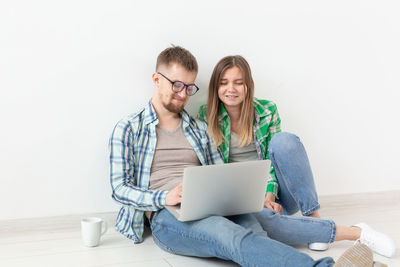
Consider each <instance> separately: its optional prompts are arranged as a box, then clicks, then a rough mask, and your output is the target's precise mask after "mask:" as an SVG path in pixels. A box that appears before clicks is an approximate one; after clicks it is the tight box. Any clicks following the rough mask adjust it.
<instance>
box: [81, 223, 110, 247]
mask: <svg viewBox="0 0 400 267" xmlns="http://www.w3.org/2000/svg"><path fill="white" fill-rule="evenodd" d="M102 226H104V229H103V230H101V228H102ZM81 227H82V228H81V230H82V240H83V244H84V245H85V246H88V247H95V246H98V245H99V243H100V237H101V236H102V235H104V234H105V233H106V232H107V222H106V221H104V220H103V219H101V218H97V217H87V218H83V219H82V221H81Z"/></svg>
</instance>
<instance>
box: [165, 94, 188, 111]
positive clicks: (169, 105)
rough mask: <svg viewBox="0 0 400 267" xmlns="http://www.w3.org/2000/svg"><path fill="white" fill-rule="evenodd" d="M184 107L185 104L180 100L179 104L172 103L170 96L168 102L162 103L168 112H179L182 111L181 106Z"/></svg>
mask: <svg viewBox="0 0 400 267" xmlns="http://www.w3.org/2000/svg"><path fill="white" fill-rule="evenodd" d="M184 107H185V104H184V103H183V102H182V104H181V105H176V104H174V103H172V97H171V99H170V101H169V103H164V108H166V109H167V110H168V111H169V112H172V113H177V114H179V113H181V112H182V111H183V108H184Z"/></svg>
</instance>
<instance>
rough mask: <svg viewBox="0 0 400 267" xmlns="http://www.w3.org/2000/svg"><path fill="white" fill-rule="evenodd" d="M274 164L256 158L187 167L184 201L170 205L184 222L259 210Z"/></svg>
mask: <svg viewBox="0 0 400 267" xmlns="http://www.w3.org/2000/svg"><path fill="white" fill-rule="evenodd" d="M270 164H271V161H269V160H256V161H246V162H237V163H226V164H221V165H207V166H196V167H188V168H185V169H184V172H183V185H182V201H181V204H180V205H176V206H168V205H167V206H166V208H167V209H168V211H169V212H171V213H172V214H173V215H174V216H175V217H176V218H177V219H178V220H179V221H183V222H185V221H193V220H199V219H203V218H206V217H208V216H212V215H219V216H230V215H238V214H244V213H252V212H259V211H261V210H262V209H263V206H264V198H265V192H266V188H267V177H268V173H269V168H270Z"/></svg>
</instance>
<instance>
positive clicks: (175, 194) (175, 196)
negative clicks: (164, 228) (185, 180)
mask: <svg viewBox="0 0 400 267" xmlns="http://www.w3.org/2000/svg"><path fill="white" fill-rule="evenodd" d="M181 200H182V183H181V184H179V185H178V186H177V187H175V188H174V189H172V190H171V191H169V192H168V193H167V197H166V198H165V204H167V205H168V206H174V205H177V204H179V203H181Z"/></svg>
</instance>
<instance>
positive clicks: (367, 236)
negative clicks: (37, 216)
mask: <svg viewBox="0 0 400 267" xmlns="http://www.w3.org/2000/svg"><path fill="white" fill-rule="evenodd" d="M353 226H356V227H359V228H361V236H360V238H359V239H358V240H357V241H359V242H360V243H361V244H364V245H367V246H368V247H369V248H370V249H372V250H373V251H375V252H376V253H378V254H381V255H382V256H385V257H388V258H390V257H393V255H394V254H395V253H396V245H395V244H394V241H393V239H391V238H390V237H389V236H387V235H385V234H384V233H381V232H378V231H375V230H374V229H372V228H371V227H369V226H368V225H367V224H365V223H358V224H356V225H353Z"/></svg>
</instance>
